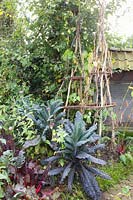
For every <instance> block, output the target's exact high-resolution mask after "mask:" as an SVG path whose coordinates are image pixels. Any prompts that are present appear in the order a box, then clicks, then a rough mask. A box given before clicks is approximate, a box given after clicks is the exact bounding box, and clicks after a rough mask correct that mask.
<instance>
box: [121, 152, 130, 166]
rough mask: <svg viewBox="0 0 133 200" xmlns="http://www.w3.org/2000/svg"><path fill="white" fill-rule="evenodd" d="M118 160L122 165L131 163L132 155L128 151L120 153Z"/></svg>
mask: <svg viewBox="0 0 133 200" xmlns="http://www.w3.org/2000/svg"><path fill="white" fill-rule="evenodd" d="M120 160H121V162H122V163H123V164H124V165H129V164H132V165H133V156H132V154H131V153H130V152H127V153H125V154H122V155H120Z"/></svg>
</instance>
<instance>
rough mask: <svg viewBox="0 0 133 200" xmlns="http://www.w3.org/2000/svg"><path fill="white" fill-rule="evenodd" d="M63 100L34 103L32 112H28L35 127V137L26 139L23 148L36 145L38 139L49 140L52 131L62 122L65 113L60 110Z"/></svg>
mask: <svg viewBox="0 0 133 200" xmlns="http://www.w3.org/2000/svg"><path fill="white" fill-rule="evenodd" d="M62 105H63V102H61V101H60V100H55V101H52V102H51V101H48V102H47V103H46V105H44V104H43V105H38V104H34V105H33V106H32V114H29V115H28V117H30V118H31V119H32V120H33V122H34V124H35V128H36V129H37V137H36V138H35V139H33V140H30V141H26V142H25V144H24V148H28V147H30V146H35V145H37V144H38V143H39V142H40V140H42V141H44V142H45V141H46V140H49V141H51V139H52V131H53V130H54V129H56V128H57V127H58V126H59V125H60V124H62V123H63V117H64V116H65V113H64V112H62V108H63V107H62Z"/></svg>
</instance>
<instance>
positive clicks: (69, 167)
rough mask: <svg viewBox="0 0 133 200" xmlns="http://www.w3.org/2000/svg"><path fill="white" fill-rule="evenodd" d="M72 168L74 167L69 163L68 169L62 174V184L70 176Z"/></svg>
mask: <svg viewBox="0 0 133 200" xmlns="http://www.w3.org/2000/svg"><path fill="white" fill-rule="evenodd" d="M71 166H72V162H71V163H69V164H68V165H67V166H66V167H65V169H64V171H63V174H62V177H61V181H60V182H61V183H62V182H63V181H64V179H65V178H66V177H67V176H68V174H69V172H70V170H71Z"/></svg>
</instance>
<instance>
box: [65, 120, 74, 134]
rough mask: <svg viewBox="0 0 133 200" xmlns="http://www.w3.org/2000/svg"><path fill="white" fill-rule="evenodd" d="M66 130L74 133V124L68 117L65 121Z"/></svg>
mask: <svg viewBox="0 0 133 200" xmlns="http://www.w3.org/2000/svg"><path fill="white" fill-rule="evenodd" d="M64 127H65V131H66V132H67V133H69V134H72V132H73V130H74V125H73V123H71V122H70V121H69V120H68V119H67V120H65V121H64Z"/></svg>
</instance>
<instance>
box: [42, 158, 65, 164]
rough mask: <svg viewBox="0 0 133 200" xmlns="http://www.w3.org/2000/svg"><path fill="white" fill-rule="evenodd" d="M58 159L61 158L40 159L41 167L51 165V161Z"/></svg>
mask: <svg viewBox="0 0 133 200" xmlns="http://www.w3.org/2000/svg"><path fill="white" fill-rule="evenodd" d="M60 157H61V156H51V157H49V158H47V159H42V160H41V164H42V165H46V164H48V163H51V162H53V161H56V160H58V159H59V158H60Z"/></svg>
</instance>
